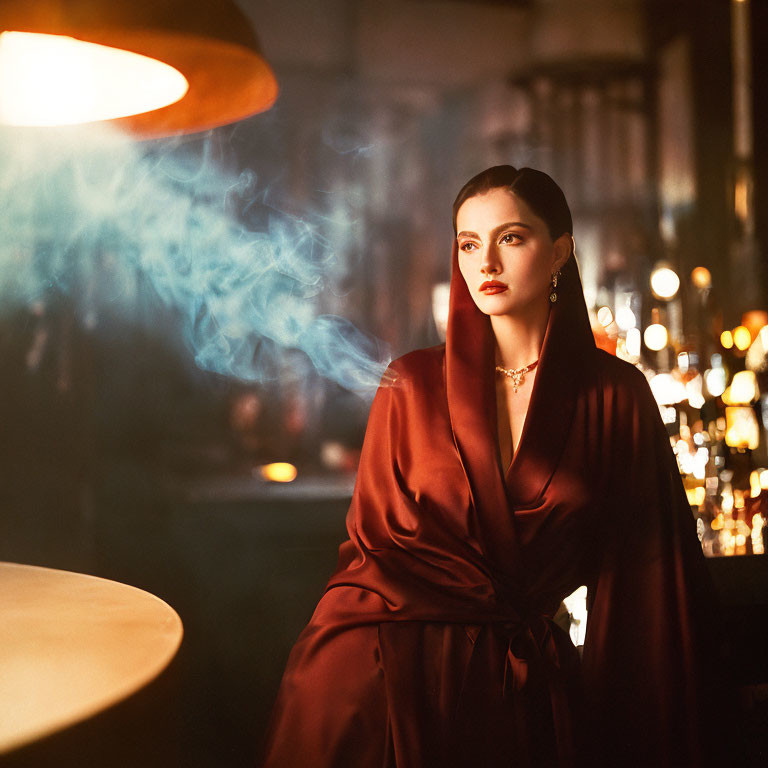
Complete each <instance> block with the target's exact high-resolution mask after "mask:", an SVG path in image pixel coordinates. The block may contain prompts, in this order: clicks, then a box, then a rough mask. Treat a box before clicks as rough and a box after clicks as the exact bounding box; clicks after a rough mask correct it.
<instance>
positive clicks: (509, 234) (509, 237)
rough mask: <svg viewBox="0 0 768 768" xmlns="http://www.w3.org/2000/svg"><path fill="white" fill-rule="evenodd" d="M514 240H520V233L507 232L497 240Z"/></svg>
mask: <svg viewBox="0 0 768 768" xmlns="http://www.w3.org/2000/svg"><path fill="white" fill-rule="evenodd" d="M515 240H518V241H519V240H522V238H521V237H520V235H516V234H515V233H514V232H507V233H506V234H504V235H502V236H501V240H500V241H499V242H501V243H505V244H509V243H514V242H515Z"/></svg>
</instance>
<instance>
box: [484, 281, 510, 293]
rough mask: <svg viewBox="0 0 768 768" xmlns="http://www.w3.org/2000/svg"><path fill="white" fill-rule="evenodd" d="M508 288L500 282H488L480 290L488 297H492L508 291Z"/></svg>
mask: <svg viewBox="0 0 768 768" xmlns="http://www.w3.org/2000/svg"><path fill="white" fill-rule="evenodd" d="M507 288H508V286H507V284H506V283H500V282H499V281H498V280H486V281H485V282H484V283H483V284H482V285H481V286H480V290H481V291H482V292H483V293H484V294H486V295H491V294H492V293H502V292H503V291H506V290H507Z"/></svg>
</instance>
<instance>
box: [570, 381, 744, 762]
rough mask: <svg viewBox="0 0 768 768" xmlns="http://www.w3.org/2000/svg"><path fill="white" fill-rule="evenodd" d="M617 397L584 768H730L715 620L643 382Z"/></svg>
mask: <svg viewBox="0 0 768 768" xmlns="http://www.w3.org/2000/svg"><path fill="white" fill-rule="evenodd" d="M635 371H636V373H637V375H636V376H635V375H634V374H633V376H632V379H633V380H632V383H631V386H629V387H627V388H626V391H625V392H624V393H623V394H621V395H617V396H616V397H615V398H614V404H613V411H612V413H611V414H610V416H609V418H610V419H611V422H612V427H613V445H612V451H611V453H610V461H611V470H610V473H609V477H610V481H609V484H608V491H607V502H608V503H607V504H606V505H605V517H604V519H603V520H602V521H601V524H600V526H601V529H602V531H601V532H600V534H599V538H600V547H599V556H598V558H597V560H598V562H597V565H596V567H595V569H594V571H593V575H592V577H591V580H590V583H589V584H588V585H587V586H588V599H587V605H588V611H589V613H588V620H587V630H586V636H585V642H584V649H583V655H582V671H583V674H584V683H585V694H586V702H587V710H586V712H587V719H588V724H589V725H588V730H589V733H590V739H589V742H590V750H591V752H592V754H591V764H593V765H616V766H619V765H620V766H624V767H628V766H638V767H639V766H643V767H644V768H645V767H648V768H650V767H651V766H653V767H654V768H662V767H663V766H669V767H670V768H671V767H672V766H675V768H679V767H682V766H686V767H689V766H690V767H693V766H716V765H717V766H723V765H732V764H734V763H732V762H731V759H732V757H733V755H732V753H731V749H732V748H733V743H734V738H733V731H730V732H729V729H730V728H731V727H732V726H733V725H734V724H735V719H733V714H734V713H735V711H736V707H735V706H734V705H735V702H736V688H735V685H733V683H732V681H731V680H730V678H729V676H728V673H727V672H725V651H724V637H725V636H724V624H723V620H722V609H721V605H720V603H719V600H718V596H717V594H716V592H715V589H714V585H713V582H712V580H711V576H710V572H709V569H708V566H707V564H706V561H705V556H704V554H703V552H702V549H701V545H700V543H699V539H698V536H697V533H696V524H695V521H694V518H693V514H692V511H691V507H690V505H689V504H688V501H687V497H686V494H685V489H684V486H683V483H682V478H681V476H680V473H679V471H678V468H677V461H676V459H675V456H674V452H673V451H672V447H671V444H670V440H669V437H668V434H667V430H666V427H665V426H664V423H663V422H662V419H661V415H660V413H659V409H658V406H657V405H656V402H655V400H654V398H653V394H652V392H651V390H650V387H649V386H648V382H647V380H646V379H645V377H644V376H643V374H642V373H641V372H640V371H639V370H637V369H635Z"/></svg>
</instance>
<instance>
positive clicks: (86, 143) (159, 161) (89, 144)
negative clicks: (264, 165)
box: [0, 127, 389, 394]
mask: <svg viewBox="0 0 768 768" xmlns="http://www.w3.org/2000/svg"><path fill="white" fill-rule="evenodd" d="M203 146H206V145H203ZM267 191H268V190H267V188H266V187H265V186H264V185H260V184H259V179H258V176H257V175H256V174H255V173H253V172H245V173H242V174H240V175H239V176H231V175H228V174H227V173H225V172H223V171H222V170H221V169H217V167H216V165H215V163H214V162H213V160H212V159H211V153H210V151H202V152H200V151H197V152H187V151H184V146H183V142H180V141H177V143H176V145H173V143H172V142H171V143H170V144H166V145H163V144H159V143H154V144H152V145H148V146H145V145H142V144H137V143H136V142H133V141H132V140H130V139H129V138H128V137H126V136H123V135H121V134H117V133H115V132H113V131H111V130H108V129H105V128H92V127H89V128H87V129H84V128H79V129H76V130H75V129H73V130H65V131H61V132H55V133H50V132H46V131H21V130H16V129H12V130H6V131H3V132H2V133H1V134H0V231H1V232H2V235H1V236H0V316H2V313H3V311H8V310H10V309H13V308H16V307H18V306H20V305H30V304H33V303H34V302H37V301H44V300H45V297H46V296H47V295H48V294H49V292H51V291H60V292H63V293H65V294H66V295H68V296H69V297H70V298H71V299H72V300H73V301H74V303H75V305H76V306H77V307H78V310H79V312H78V314H79V316H80V317H81V319H82V321H83V322H84V323H86V324H88V323H89V322H91V323H94V322H96V321H94V319H93V318H94V317H97V316H98V311H99V308H103V307H108V308H109V310H110V311H112V312H114V311H119V309H120V308H121V307H123V308H126V307H128V306H130V305H131V304H132V303H133V302H135V301H136V300H137V298H138V293H139V292H140V291H142V290H146V286H149V287H150V288H151V290H152V291H153V293H154V295H155V296H156V297H157V298H159V300H160V301H161V302H162V303H163V304H165V305H167V306H168V307H171V308H173V309H174V311H175V312H176V313H177V314H178V316H179V318H180V321H181V327H182V329H183V340H184V342H185V344H186V346H187V347H188V348H189V350H190V351H191V353H192V355H193V356H194V359H195V361H196V363H197V365H198V366H200V367H201V368H203V369H206V370H210V371H215V372H217V373H220V374H224V375H227V376H232V377H236V378H238V379H241V380H245V381H253V382H261V383H263V382H270V381H272V382H274V381H276V380H279V379H280V378H281V377H282V376H285V375H286V370H287V367H286V360H291V361H295V360H296V359H297V357H298V358H301V359H302V360H303V361H304V363H302V364H303V365H305V366H307V365H308V363H307V362H306V361H311V364H312V365H313V366H314V368H315V369H316V370H317V371H318V372H319V373H320V374H321V375H322V376H324V377H326V378H328V379H331V380H333V381H335V382H337V383H338V384H340V385H341V386H343V387H345V388H347V389H350V390H353V391H356V392H358V393H361V394H366V393H370V392H371V391H372V390H373V389H375V387H376V385H377V384H378V383H379V381H380V378H381V376H382V373H383V372H384V370H385V368H386V365H387V364H388V362H389V353H388V350H387V348H386V346H385V345H384V344H382V343H381V342H379V341H378V340H376V339H373V338H371V337H370V336H368V335H366V334H364V333H362V332H361V331H359V330H358V329H356V328H355V327H354V325H352V324H351V323H350V322H349V321H348V320H346V319H344V318H342V317H339V316H337V315H332V314H327V313H324V312H323V305H324V297H327V295H328V291H332V290H333V280H332V279H331V276H332V275H334V274H336V273H337V272H338V270H339V259H338V257H337V254H336V253H335V252H334V249H333V247H332V244H331V243H329V242H328V240H327V239H326V238H325V237H324V236H323V233H322V227H321V226H319V225H318V221H320V220H321V217H319V216H315V217H314V219H313V217H312V216H311V215H307V216H303V217H301V218H299V217H296V216H292V215H289V214H287V213H285V212H281V211H280V210H279V209H278V208H272V209H271V210H270V213H269V215H268V216H266V217H265V220H264V221H263V222H262V225H261V226H260V227H259V228H258V229H257V230H254V229H253V228H251V227H248V226H246V225H245V224H244V223H243V217H242V216H240V215H239V213H241V212H242V211H243V210H244V209H245V208H246V207H247V206H248V204H249V202H250V201H252V200H253V198H254V197H255V196H256V195H257V194H260V195H261V196H262V199H263V198H265V197H266V195H265V192H267ZM334 225H335V226H338V222H335V223H334ZM295 350H301V351H302V352H303V353H304V354H305V356H306V357H304V356H302V355H298V356H297V355H296V352H295ZM296 365H297V364H296V363H295V362H291V363H290V364H289V365H288V370H289V373H290V369H291V367H292V368H293V373H294V375H301V374H300V372H299V371H297V370H296Z"/></svg>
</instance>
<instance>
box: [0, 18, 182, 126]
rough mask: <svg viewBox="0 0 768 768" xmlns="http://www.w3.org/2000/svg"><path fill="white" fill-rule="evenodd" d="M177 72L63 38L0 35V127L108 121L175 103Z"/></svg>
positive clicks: (134, 56) (124, 53)
mask: <svg viewBox="0 0 768 768" xmlns="http://www.w3.org/2000/svg"><path fill="white" fill-rule="evenodd" d="M188 88H189V84H188V82H187V80H186V78H185V77H184V75H182V74H181V73H180V72H179V71H178V70H176V69H174V68H173V67H171V66H169V65H168V64H165V63H163V62H162V61H158V60H157V59H152V58H150V57H148V56H141V55H139V54H138V53H132V52H130V51H124V50H120V49H118V48H110V47H108V46H106V45H97V44H96V43H87V42H84V41H82V40H77V39H75V38H73V37H66V36H64V35H45V34H38V33H33V32H3V33H2V34H0V123H3V124H5V125H17V126H52V125H73V124H77V123H89V122H93V121H96V120H112V119H115V118H118V117H127V116H128V115H137V114H141V113H143V112H149V111H151V110H154V109H159V108H160V107H165V106H167V105H169V104H174V103H175V102H177V101H179V100H180V99H181V98H182V97H183V96H184V95H185V94H186V92H187V90H188Z"/></svg>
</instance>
